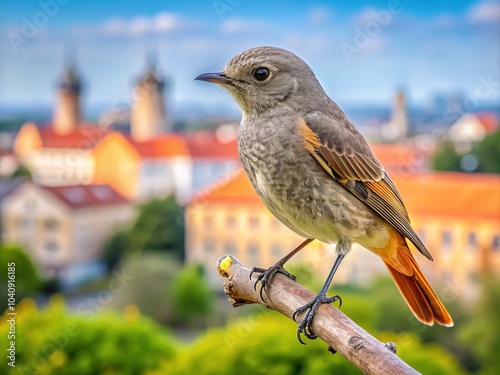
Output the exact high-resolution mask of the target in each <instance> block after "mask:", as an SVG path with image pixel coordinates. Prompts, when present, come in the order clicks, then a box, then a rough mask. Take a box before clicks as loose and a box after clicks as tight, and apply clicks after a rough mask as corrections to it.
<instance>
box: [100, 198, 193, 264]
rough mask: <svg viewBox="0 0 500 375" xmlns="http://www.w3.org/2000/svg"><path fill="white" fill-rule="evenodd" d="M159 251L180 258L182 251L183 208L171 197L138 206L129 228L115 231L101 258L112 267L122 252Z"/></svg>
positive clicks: (123, 253)
mask: <svg viewBox="0 0 500 375" xmlns="http://www.w3.org/2000/svg"><path fill="white" fill-rule="evenodd" d="M147 251H161V252H166V253H170V254H173V255H174V256H175V257H177V258H178V259H182V256H183V253H184V218H183V211H182V209H181V208H180V207H179V206H178V205H177V203H176V201H175V198H174V197H168V198H166V199H163V200H158V199H154V200H152V201H150V202H148V203H145V204H144V205H142V206H141V207H140V208H139V213H138V215H137V218H136V220H135V222H134V223H133V224H132V226H131V227H130V228H126V229H122V230H120V231H118V232H117V233H115V234H114V235H113V236H112V237H111V238H109V240H108V241H107V243H106V244H105V246H104V251H103V260H104V261H105V262H106V264H107V265H108V269H112V268H114V267H115V266H116V265H117V264H118V263H119V261H120V259H121V258H122V256H124V255H126V254H131V253H134V252H147Z"/></svg>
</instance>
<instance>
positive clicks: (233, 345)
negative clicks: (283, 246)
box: [152, 311, 464, 375]
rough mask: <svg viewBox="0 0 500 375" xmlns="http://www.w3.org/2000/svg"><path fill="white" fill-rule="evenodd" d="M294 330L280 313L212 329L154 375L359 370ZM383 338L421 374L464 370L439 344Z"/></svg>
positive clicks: (404, 337) (280, 374)
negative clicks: (301, 340) (302, 341)
mask: <svg viewBox="0 0 500 375" xmlns="http://www.w3.org/2000/svg"><path fill="white" fill-rule="evenodd" d="M296 328H297V324H296V323H294V322H292V321H291V320H289V319H287V318H285V317H283V316H281V315H278V314H277V313H273V312H268V311H260V312H257V313H256V314H254V315H252V316H246V317H244V318H240V319H238V320H237V321H236V322H234V323H233V324H230V325H229V326H227V327H226V328H223V329H213V330H210V331H209V332H207V333H206V334H205V335H204V336H202V337H201V338H199V339H198V340H197V341H196V342H195V343H193V344H191V345H189V346H187V347H186V348H184V349H183V350H181V351H180V352H179V354H178V356H176V357H175V358H173V360H172V361H171V362H168V363H166V364H165V366H164V367H163V368H162V369H161V370H157V371H156V372H152V374H155V375H156V374H158V375H159V374H167V375H188V374H197V375H232V374H235V373H237V374H240V375H247V374H248V375H261V374H262V375H264V374H266V375H267V374H273V375H275V374H276V375H309V374H332V373H334V374H361V372H360V371H359V370H357V369H356V368H355V367H354V366H353V365H352V364H350V363H349V362H348V361H347V360H346V359H345V358H343V357H342V356H341V355H339V354H335V355H332V354H331V353H329V352H328V351H327V346H326V345H325V343H324V342H322V341H320V340H314V341H308V342H307V346H303V345H301V344H300V343H299V342H298V341H297V338H296V335H295V330H296ZM379 337H380V339H382V340H383V341H394V342H396V343H397V344H398V354H400V356H401V357H402V358H403V359H404V360H405V361H407V363H408V364H409V365H410V366H412V367H415V368H416V369H417V370H419V371H420V372H422V373H423V374H431V375H434V374H435V375H437V374H454V375H459V374H463V373H464V372H463V371H462V370H461V369H460V367H459V366H458V364H457V362H456V361H455V360H454V358H453V357H452V356H451V355H450V354H449V353H447V352H446V351H445V350H443V349H442V348H440V347H439V346H437V345H424V344H422V343H421V342H420V341H419V339H418V335H415V334H405V335H396V334H380V335H379ZM214 359H216V360H214ZM201 363H202V364H203V365H202V366H200V364H201Z"/></svg>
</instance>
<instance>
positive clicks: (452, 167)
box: [432, 142, 462, 172]
mask: <svg viewBox="0 0 500 375" xmlns="http://www.w3.org/2000/svg"><path fill="white" fill-rule="evenodd" d="M461 159H462V156H461V155H459V154H457V152H456V151H455V146H454V145H453V143H451V142H444V143H442V144H441V145H440V146H439V148H438V149H437V151H436V153H435V154H434V158H433V160H432V169H434V170H435V171H457V172H460V171H462V169H461V168H460V160H461Z"/></svg>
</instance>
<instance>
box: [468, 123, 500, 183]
mask: <svg viewBox="0 0 500 375" xmlns="http://www.w3.org/2000/svg"><path fill="white" fill-rule="evenodd" d="M472 153H473V154H474V155H475V156H476V157H477V159H478V162H479V165H478V168H477V170H476V171H477V172H483V173H500V131H497V132H495V133H491V134H488V135H487V136H486V137H484V139H482V140H481V141H479V142H478V143H476V144H475V145H474V147H473V148H472Z"/></svg>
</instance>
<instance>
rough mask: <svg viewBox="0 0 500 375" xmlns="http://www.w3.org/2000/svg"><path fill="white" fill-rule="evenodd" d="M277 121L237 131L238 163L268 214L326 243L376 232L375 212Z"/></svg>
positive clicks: (303, 235) (370, 234)
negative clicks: (335, 177) (332, 176)
mask: <svg viewBox="0 0 500 375" xmlns="http://www.w3.org/2000/svg"><path fill="white" fill-rule="evenodd" d="M269 125H271V126H269ZM277 125H279V124H273V123H272V122H271V123H270V124H262V123H254V124H252V123H246V124H242V126H241V127H240V131H239V134H238V151H239V154H240V158H241V161H242V164H243V166H244V168H245V171H246V173H247V174H248V177H249V179H250V181H251V183H252V185H253V187H254V189H255V191H256V192H257V195H258V196H259V197H260V198H261V200H262V201H263V203H264V204H265V205H266V207H267V208H268V209H269V210H270V211H271V213H273V214H274V216H276V217H277V218H278V219H279V220H280V221H281V222H282V223H283V224H285V225H286V226H287V227H289V228H290V229H292V230H293V231H294V232H296V233H297V234H299V235H301V236H302V237H305V238H316V239H318V240H320V241H323V242H327V243H337V242H338V241H339V239H340V238H344V239H345V240H347V241H350V242H360V240H363V239H368V238H371V237H373V236H374V235H376V230H377V228H378V227H379V225H378V223H377V218H376V217H375V216H374V214H373V213H372V212H371V211H369V210H368V209H367V208H366V207H365V206H364V205H363V204H362V203H361V202H359V201H358V200H357V199H356V198H355V197H353V196H352V195H351V194H350V193H349V192H347V191H346V190H345V189H344V188H343V187H342V186H340V185H339V184H338V183H337V182H336V181H335V180H334V179H333V178H331V177H330V176H329V175H328V174H327V173H326V172H325V171H324V170H323V169H322V167H321V166H320V165H319V164H318V163H317V162H316V161H315V160H314V158H313V157H312V156H311V155H310V153H309V152H308V151H307V149H306V148H305V147H304V146H303V144H302V142H301V139H299V138H298V136H296V135H294V133H293V132H292V131H283V129H280V128H279V127H278V126H277ZM375 240H376V241H378V242H379V239H375ZM370 241H371V240H370Z"/></svg>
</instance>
